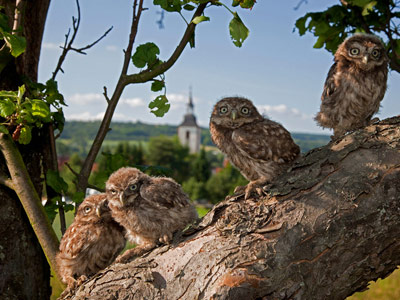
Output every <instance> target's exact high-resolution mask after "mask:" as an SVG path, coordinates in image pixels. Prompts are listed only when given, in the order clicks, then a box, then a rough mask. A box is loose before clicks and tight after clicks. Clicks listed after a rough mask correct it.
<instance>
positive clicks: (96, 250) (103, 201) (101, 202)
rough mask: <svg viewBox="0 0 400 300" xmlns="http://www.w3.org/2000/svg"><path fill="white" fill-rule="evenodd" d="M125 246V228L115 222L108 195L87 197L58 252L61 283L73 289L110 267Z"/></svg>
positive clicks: (57, 258) (62, 240) (63, 238)
mask: <svg viewBox="0 0 400 300" xmlns="http://www.w3.org/2000/svg"><path fill="white" fill-rule="evenodd" d="M124 247H125V237H124V229H123V228H122V227H121V226H120V225H119V224H118V223H116V222H115V221H114V220H113V219H112V217H111V213H110V209H109V208H108V204H107V196H106V195H105V194H98V195H93V196H89V197H87V198H86V199H85V200H84V201H83V202H82V204H81V205H80V206H79V209H78V213H77V214H76V216H75V220H74V222H73V223H72V224H71V225H70V226H69V227H68V229H67V231H66V232H65V234H64V236H63V237H62V239H61V243H60V252H59V253H57V256H56V260H57V265H58V268H59V270H60V273H61V275H62V278H61V279H62V281H63V282H64V283H66V284H67V285H68V287H69V288H73V287H75V286H76V285H79V284H80V283H81V282H82V281H84V280H86V279H87V277H89V276H91V275H94V274H95V273H97V272H98V271H100V270H102V269H104V268H105V267H107V266H108V265H109V264H111V263H112V262H113V261H114V259H115V258H116V257H117V255H118V254H119V253H120V252H121V250H122V249H123V248H124Z"/></svg>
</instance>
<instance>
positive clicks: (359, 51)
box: [315, 34, 388, 139]
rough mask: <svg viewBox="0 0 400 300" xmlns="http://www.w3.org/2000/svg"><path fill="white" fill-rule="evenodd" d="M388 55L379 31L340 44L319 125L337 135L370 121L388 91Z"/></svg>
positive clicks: (329, 77) (330, 72)
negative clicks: (376, 34) (378, 33)
mask: <svg viewBox="0 0 400 300" xmlns="http://www.w3.org/2000/svg"><path fill="white" fill-rule="evenodd" d="M387 74H388V57H387V55H386V52H385V46H384V44H383V43H382V41H381V40H380V38H378V37H377V36H375V35H371V34H355V35H353V36H352V37H350V38H348V39H346V40H345V41H344V42H343V43H342V44H340V45H339V48H338V49H337V51H336V53H335V63H334V64H333V65H332V67H331V68H330V70H329V73H328V76H327V78H326V81H325V85H324V91H323V93H322V97H321V100H322V103H321V108H320V112H319V113H318V114H317V116H316V117H315V120H316V121H317V122H318V124H319V125H321V126H322V127H325V128H333V130H334V136H333V138H335V139H336V138H338V137H339V136H341V135H343V134H345V133H346V132H348V131H351V130H355V129H358V128H361V127H364V126H366V125H368V124H369V123H370V121H371V118H372V116H373V115H374V114H375V113H377V112H378V110H379V106H380V102H381V101H382V98H383V96H384V94H385V91H386V81H387Z"/></svg>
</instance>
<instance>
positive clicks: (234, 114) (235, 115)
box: [231, 109, 237, 121]
mask: <svg viewBox="0 0 400 300" xmlns="http://www.w3.org/2000/svg"><path fill="white" fill-rule="evenodd" d="M231 118H232V120H234V121H235V120H236V118H237V111H236V110H234V109H233V110H232V112H231Z"/></svg>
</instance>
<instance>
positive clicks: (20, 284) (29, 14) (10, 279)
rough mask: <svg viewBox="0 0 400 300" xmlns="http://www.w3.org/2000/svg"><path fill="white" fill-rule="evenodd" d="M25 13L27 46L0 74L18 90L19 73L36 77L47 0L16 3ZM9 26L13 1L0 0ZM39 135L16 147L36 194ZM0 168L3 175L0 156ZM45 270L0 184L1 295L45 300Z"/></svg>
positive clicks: (19, 211) (14, 202)
mask: <svg viewBox="0 0 400 300" xmlns="http://www.w3.org/2000/svg"><path fill="white" fill-rule="evenodd" d="M21 2H25V3H23V5H22V7H24V11H25V12H26V14H25V17H24V18H23V20H22V23H21V24H22V25H23V32H24V35H25V37H26V40H27V50H26V52H25V53H24V54H22V55H21V56H20V57H18V59H16V60H15V59H11V60H10V62H9V64H8V65H7V66H6V68H5V69H3V71H2V72H1V73H0V88H1V89H5V90H17V88H18V86H19V85H21V84H22V80H21V78H22V77H23V76H27V77H29V78H30V79H31V80H33V81H35V80H36V78H37V70H38V62H39V55H40V45H41V41H42V35H43V28H44V24H45V20H46V14H47V9H48V6H49V3H50V0H35V1H21ZM0 5H2V6H4V7H5V11H6V13H7V15H8V16H9V19H10V22H11V24H12V19H13V17H14V7H15V1H5V0H1V1H0ZM44 145H45V143H43V135H42V134H41V133H40V132H37V131H36V132H35V133H34V137H33V139H32V143H31V144H29V145H28V146H24V147H21V148H20V151H21V154H22V156H23V158H24V161H25V164H26V167H27V170H28V172H29V174H30V176H31V178H32V182H33V184H34V186H35V188H36V189H37V191H38V192H39V194H41V193H40V191H41V189H42V178H41V174H42V169H41V168H42V167H41V161H42V151H43V146H44ZM0 169H1V171H2V172H4V173H7V166H6V165H5V162H4V159H3V157H2V156H1V155H0ZM49 278H50V269H49V266H48V264H47V261H46V257H45V256H44V254H43V251H42V249H41V247H40V245H39V242H38V240H37V238H36V236H35V234H34V232H33V230H32V227H31V225H30V223H29V220H28V218H27V217H26V215H25V212H24V210H23V208H22V205H21V204H20V202H19V199H18V197H17V196H16V194H15V193H14V192H13V191H11V190H10V189H8V188H7V187H5V186H2V185H0V295H1V296H0V298H1V299H4V300H8V299H13V300H14V299H21V300H24V299H38V300H39V299H40V300H43V299H48V298H49V297H50V294H51V288H50V281H49Z"/></svg>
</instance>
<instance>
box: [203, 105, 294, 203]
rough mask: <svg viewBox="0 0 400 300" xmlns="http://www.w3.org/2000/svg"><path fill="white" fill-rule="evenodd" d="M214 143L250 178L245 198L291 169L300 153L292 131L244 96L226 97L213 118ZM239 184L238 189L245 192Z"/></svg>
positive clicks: (212, 114)
mask: <svg viewBox="0 0 400 300" xmlns="http://www.w3.org/2000/svg"><path fill="white" fill-rule="evenodd" d="M210 132H211V138H212V140H213V142H214V144H216V145H217V147H218V148H219V149H220V150H221V151H222V152H223V153H225V154H226V155H227V157H228V159H229V160H230V161H231V163H232V164H233V165H234V166H235V167H237V168H238V169H239V170H240V172H241V173H242V175H243V176H244V177H245V178H246V179H247V180H249V181H250V182H249V184H248V185H247V186H246V187H245V190H244V192H245V198H246V199H247V198H249V197H250V195H251V194H252V193H253V192H257V193H258V194H261V187H262V186H263V185H265V184H266V183H269V182H271V181H272V180H273V179H274V178H276V177H277V176H278V175H280V174H281V173H282V172H283V171H284V170H285V169H287V168H288V167H289V166H290V164H291V162H293V160H295V159H296V158H297V157H298V156H299V153H300V148H299V146H297V145H296V144H295V142H294V141H293V139H292V137H291V135H290V133H289V132H288V131H287V130H286V129H285V128H284V127H283V126H282V125H280V124H278V123H276V122H274V121H271V120H269V119H267V118H264V117H263V116H262V115H261V114H260V113H259V112H258V111H257V109H256V107H255V106H254V105H253V103H252V102H251V101H250V100H248V99H245V98H241V97H229V98H223V99H222V100H220V101H218V102H217V104H215V106H214V109H213V111H212V113H211V118H210ZM240 190H241V188H240V187H239V188H237V189H236V190H235V192H241V191H240Z"/></svg>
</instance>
